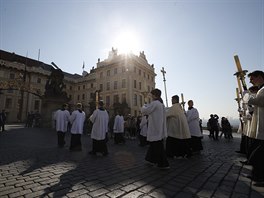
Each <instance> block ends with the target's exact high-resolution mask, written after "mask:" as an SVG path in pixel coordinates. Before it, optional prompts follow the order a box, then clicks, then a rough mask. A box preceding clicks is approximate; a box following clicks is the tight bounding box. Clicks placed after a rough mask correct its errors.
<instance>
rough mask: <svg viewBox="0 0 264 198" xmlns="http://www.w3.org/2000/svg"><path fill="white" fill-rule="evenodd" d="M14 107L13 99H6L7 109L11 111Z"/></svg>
mask: <svg viewBox="0 0 264 198" xmlns="http://www.w3.org/2000/svg"><path fill="white" fill-rule="evenodd" d="M11 107H12V98H6V101H5V109H11Z"/></svg>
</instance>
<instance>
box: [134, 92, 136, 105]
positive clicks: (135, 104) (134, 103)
mask: <svg viewBox="0 0 264 198" xmlns="http://www.w3.org/2000/svg"><path fill="white" fill-rule="evenodd" d="M134 106H137V94H135V95H134Z"/></svg>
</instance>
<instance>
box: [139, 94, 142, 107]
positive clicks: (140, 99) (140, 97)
mask: <svg viewBox="0 0 264 198" xmlns="http://www.w3.org/2000/svg"><path fill="white" fill-rule="evenodd" d="M139 102H140V106H141V107H142V106H143V97H142V96H141V95H139Z"/></svg>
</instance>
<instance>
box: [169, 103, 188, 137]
mask: <svg viewBox="0 0 264 198" xmlns="http://www.w3.org/2000/svg"><path fill="white" fill-rule="evenodd" d="M166 116H167V129H168V136H170V137H173V138H177V139H188V138H191V134H190V130H189V126H188V122H187V118H186V116H185V113H184V110H183V109H182V108H181V105H180V104H179V103H175V104H173V105H172V106H171V107H170V108H169V109H168V110H167V112H166Z"/></svg>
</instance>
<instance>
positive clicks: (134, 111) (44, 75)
mask: <svg viewBox="0 0 264 198" xmlns="http://www.w3.org/2000/svg"><path fill="white" fill-rule="evenodd" d="M51 70H52V66H51V65H49V64H46V63H43V62H40V61H37V60H34V59H30V58H27V57H24V56H20V55H17V54H15V53H10V52H6V51H3V50H0V101H1V102H0V109H5V110H6V112H7V115H8V116H7V122H17V121H22V122H24V121H25V120H26V117H27V114H28V112H37V111H38V112H40V113H41V106H42V96H43V95H44V92H45V84H46V81H47V79H48V76H49V75H50V73H51ZM63 73H64V83H65V85H66V87H65V92H66V93H67V96H68V98H70V101H69V104H70V106H72V107H73V106H74V104H76V103H77V102H81V103H82V104H83V106H84V111H85V112H86V113H87V115H89V114H90V113H91V112H90V111H91V109H92V106H93V105H95V93H96V92H98V93H99V98H98V99H100V100H103V101H104V103H105V104H106V108H107V110H108V111H109V112H110V114H113V113H114V109H115V108H116V107H117V106H118V105H122V104H126V105H127V106H128V107H129V112H127V113H130V114H131V115H134V116H137V115H139V114H140V108H141V106H142V105H143V103H144V94H145V95H146V93H147V92H150V91H151V90H152V89H153V88H155V76H156V74H155V69H154V65H150V64H149V63H148V61H147V59H146V56H145V54H144V52H140V55H139V56H136V55H134V54H127V55H126V54H118V53H117V49H113V48H112V50H111V51H110V52H109V56H108V58H107V59H105V60H103V61H100V59H98V62H97V64H96V68H94V67H92V68H91V69H90V71H89V72H87V71H84V72H83V74H82V75H78V74H69V73H66V72H63ZM147 100H148V101H149V102H150V100H151V98H150V97H149V96H147ZM58 108H59V107H58Z"/></svg>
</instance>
